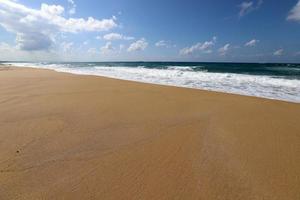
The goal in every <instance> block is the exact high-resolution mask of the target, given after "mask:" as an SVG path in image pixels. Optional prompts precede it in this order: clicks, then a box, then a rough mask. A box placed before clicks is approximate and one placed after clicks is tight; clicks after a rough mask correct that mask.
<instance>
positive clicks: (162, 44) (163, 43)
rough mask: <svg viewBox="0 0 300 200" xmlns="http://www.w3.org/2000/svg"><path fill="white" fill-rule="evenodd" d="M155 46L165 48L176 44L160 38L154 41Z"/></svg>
mask: <svg viewBox="0 0 300 200" xmlns="http://www.w3.org/2000/svg"><path fill="white" fill-rule="evenodd" d="M155 46H156V47H166V48H171V47H175V46H176V45H174V44H172V43H171V42H169V41H165V40H160V41H158V42H156V43H155Z"/></svg>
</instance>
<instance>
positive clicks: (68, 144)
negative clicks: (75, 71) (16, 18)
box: [0, 67, 300, 200]
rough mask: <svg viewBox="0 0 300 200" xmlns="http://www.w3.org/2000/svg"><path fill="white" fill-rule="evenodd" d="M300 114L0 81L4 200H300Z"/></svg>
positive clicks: (52, 75) (130, 88) (124, 84)
mask: <svg viewBox="0 0 300 200" xmlns="http://www.w3.org/2000/svg"><path fill="white" fill-rule="evenodd" d="M299 188H300V104H295V103H288V102H282V101H275V100H274V101H273V100H266V99H261V98H254V97H245V96H239V95H231V94H224V93H216V92H207V91H201V90H194V89H185V88H177V87H168V86H159V85H151V84H143V83H135V82H130V81H122V80H116V79H109V78H104V77H95V76H79V75H72V74H67V73H58V72H55V71H50V70H41V69H30V68H13V67H2V68H1V70H0V199H3V200H7V199H8V200H10V199H14V200H15V199H30V200H32V199H72V200H74V199H130V200H133V199H172V200H173V199H205V200H210V199H222V200H223V199H228V200H229V199H230V200H235V199H241V200H247V199H249V200H250V199H251V200H256V199H270V200H277V199H278V200H279V199H285V200H295V199H300V190H299Z"/></svg>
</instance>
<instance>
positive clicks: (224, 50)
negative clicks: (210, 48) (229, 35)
mask: <svg viewBox="0 0 300 200" xmlns="http://www.w3.org/2000/svg"><path fill="white" fill-rule="evenodd" d="M229 50H230V44H225V45H224V46H223V47H221V48H220V49H219V50H218V51H219V53H220V55H221V56H225V55H226V54H227V53H228V51H229Z"/></svg>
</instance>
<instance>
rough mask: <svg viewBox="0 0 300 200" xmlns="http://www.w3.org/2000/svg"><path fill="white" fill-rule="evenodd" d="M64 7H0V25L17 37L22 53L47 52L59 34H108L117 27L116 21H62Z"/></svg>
mask: <svg viewBox="0 0 300 200" xmlns="http://www.w3.org/2000/svg"><path fill="white" fill-rule="evenodd" d="M64 11H65V9H64V7H62V6H60V5H48V4H44V3H43V4H42V5H41V8H40V9H32V8H29V7H26V6H24V5H22V4H20V3H18V2H15V1H11V0H6V1H1V3H0V25H1V26H2V27H3V28H4V29H6V30H7V31H9V32H12V33H15V34H16V43H17V47H19V48H20V49H21V50H27V51H35V50H48V49H49V48H50V47H51V45H52V44H53V43H54V41H55V37H56V36H57V34H58V33H77V32H83V31H88V32H93V31H107V30H110V29H112V28H114V27H117V23H116V17H112V18H110V19H102V20H98V19H94V18H93V17H89V18H88V19H83V18H69V19H67V18H64V17H63V16H62V15H63V13H64Z"/></svg>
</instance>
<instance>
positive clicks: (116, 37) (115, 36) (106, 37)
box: [97, 33, 134, 41]
mask: <svg viewBox="0 0 300 200" xmlns="http://www.w3.org/2000/svg"><path fill="white" fill-rule="evenodd" d="M97 39H101V37H100V36H97ZM103 39H104V40H109V41H112V40H134V37H129V36H125V35H122V34H119V33H108V34H106V35H104V36H103Z"/></svg>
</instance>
